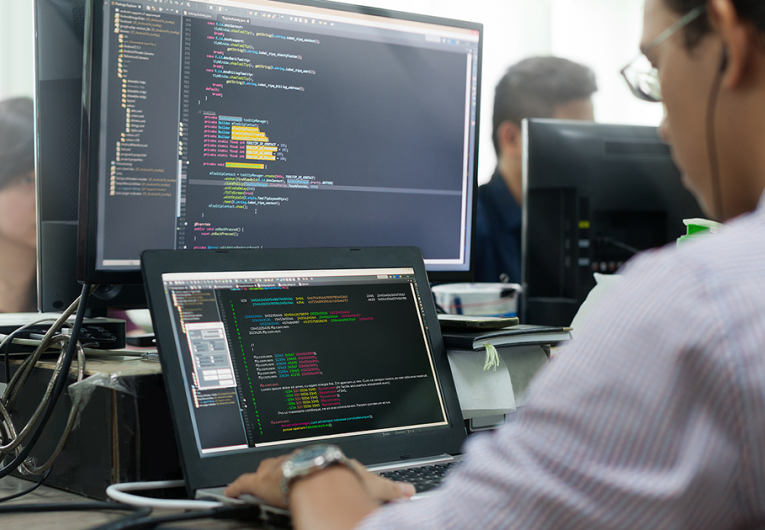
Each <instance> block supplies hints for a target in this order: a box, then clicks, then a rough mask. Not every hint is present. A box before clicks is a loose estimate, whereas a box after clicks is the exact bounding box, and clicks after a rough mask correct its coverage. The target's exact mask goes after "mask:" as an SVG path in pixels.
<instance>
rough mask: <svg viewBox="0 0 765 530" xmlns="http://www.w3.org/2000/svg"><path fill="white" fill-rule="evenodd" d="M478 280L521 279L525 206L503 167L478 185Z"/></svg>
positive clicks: (476, 260)
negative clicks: (500, 171) (522, 207)
mask: <svg viewBox="0 0 765 530" xmlns="http://www.w3.org/2000/svg"><path fill="white" fill-rule="evenodd" d="M477 203H478V204H477V211H476V241H475V281H477V282H499V281H501V280H500V275H501V274H506V275H507V278H508V280H509V281H510V282H511V283H521V206H520V205H519V204H518V203H517V202H516V201H515V197H513V195H512V193H510V190H509V189H508V188H507V185H506V184H505V181H504V180H502V175H500V173H499V170H497V171H495V172H494V175H493V176H492V177H491V181H489V182H488V183H486V184H484V185H483V186H480V187H479V188H478V201H477Z"/></svg>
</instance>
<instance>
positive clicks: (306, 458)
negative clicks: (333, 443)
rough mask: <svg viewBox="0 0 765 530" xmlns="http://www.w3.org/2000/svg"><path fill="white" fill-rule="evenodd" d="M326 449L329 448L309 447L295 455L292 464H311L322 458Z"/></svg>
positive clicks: (322, 445)
mask: <svg viewBox="0 0 765 530" xmlns="http://www.w3.org/2000/svg"><path fill="white" fill-rule="evenodd" d="M328 448H329V446H328V445H325V444H319V445H310V446H308V447H306V448H305V449H302V450H301V451H300V452H299V453H297V454H296V455H295V458H294V462H295V463H296V464H302V463H305V462H313V461H314V460H315V459H316V458H318V457H320V456H323V455H324V454H325V453H326V452H327V449H328Z"/></svg>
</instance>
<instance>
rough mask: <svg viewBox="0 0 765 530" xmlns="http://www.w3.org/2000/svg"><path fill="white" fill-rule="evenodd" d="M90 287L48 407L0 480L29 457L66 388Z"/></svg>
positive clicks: (86, 288) (86, 286)
mask: <svg viewBox="0 0 765 530" xmlns="http://www.w3.org/2000/svg"><path fill="white" fill-rule="evenodd" d="M90 287H91V286H90V283H87V282H86V283H84V284H83V286H82V295H81V297H80V305H79V306H78V307H77V316H76V317H75V319H74V326H73V327H72V335H71V336H72V340H70V341H69V344H68V346H67V350H66V355H65V356H64V360H63V362H62V364H61V371H60V372H59V378H58V380H57V381H56V384H55V386H54V387H53V393H52V394H51V398H50V401H49V402H48V407H47V408H46V409H45V412H44V413H43V416H42V418H40V421H39V423H38V424H37V429H36V430H35V432H34V433H33V434H32V436H31V438H30V440H29V441H28V442H27V444H26V445H25V446H24V448H23V449H22V450H21V451H20V452H19V453H18V454H17V455H16V457H15V458H14V459H13V461H11V463H10V464H8V465H7V466H5V467H3V468H2V469H0V478H3V477H7V476H8V475H10V474H11V473H13V472H14V471H15V470H16V468H18V467H19V466H20V465H21V463H22V462H24V460H26V458H27V457H28V456H29V453H30V452H31V451H32V448H33V447H34V446H35V444H36V443H37V440H38V439H39V438H40V436H41V435H42V431H43V429H44V428H45V425H47V423H48V420H49V419H50V417H51V414H53V408H54V407H55V406H56V403H58V398H59V396H61V393H62V392H63V391H64V387H65V386H66V383H67V380H68V379H69V369H70V368H71V367H72V360H73V359H74V354H75V352H76V351H77V339H76V338H77V337H79V335H80V328H82V321H83V319H84V318H85V311H86V309H87V306H88V298H89V297H90ZM0 513H2V512H0Z"/></svg>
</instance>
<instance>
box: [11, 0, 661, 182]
mask: <svg viewBox="0 0 765 530" xmlns="http://www.w3.org/2000/svg"><path fill="white" fill-rule="evenodd" d="M350 1H354V2H357V3H360V4H364V5H369V6H374V7H383V8H386V9H395V10H400V11H409V12H415V13H423V14H429V15H435V16H440V17H447V18H456V19H464V20H473V21H476V22H481V23H482V24H483V25H484V35H485V40H484V61H483V76H482V90H481V100H482V109H481V146H480V149H479V153H480V156H479V181H480V182H485V181H487V180H488V179H489V177H490V176H491V174H492V172H493V171H494V165H495V163H496V159H495V156H494V148H493V146H492V142H491V113H492V105H493V100H494V86H495V85H496V83H497V82H498V81H499V79H500V77H502V74H503V73H504V71H505V69H506V68H507V67H508V66H510V65H511V64H513V63H515V62H517V61H519V60H520V59H523V58H524V57H528V56H531V55H550V54H552V55H558V56H561V57H567V58H569V59H572V60H574V61H578V62H581V63H583V64H586V65H588V66H590V67H591V68H593V70H594V71H595V73H596V75H597V77H598V84H599V85H600V91H599V92H598V94H597V95H596V96H595V116H596V119H597V120H598V121H600V122H608V123H634V124H645V125H657V124H658V123H659V121H660V120H661V113H662V109H661V106H660V105H656V104H650V103H644V102H641V101H639V100H637V99H636V98H634V97H633V96H632V95H631V94H630V93H629V90H628V89H627V88H626V85H625V84H624V81H623V80H622V79H621V76H620V75H619V70H620V69H621V68H622V66H624V65H625V64H626V63H627V62H629V61H630V60H631V59H632V58H633V57H634V56H635V55H636V54H637V50H638V42H639V39H640V31H641V26H642V5H643V0H350ZM0 6H2V7H1V8H0V12H1V13H3V17H2V19H0V98H6V97H11V96H17V95H30V96H31V95H32V90H33V88H32V85H33V82H32V79H33V70H32V46H31V42H32V0H0ZM6 15H7V16H6Z"/></svg>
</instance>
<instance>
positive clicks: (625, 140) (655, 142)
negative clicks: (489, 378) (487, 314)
mask: <svg viewBox="0 0 765 530" xmlns="http://www.w3.org/2000/svg"><path fill="white" fill-rule="evenodd" d="M525 134H526V138H525V140H524V145H525V146H527V153H526V165H525V174H524V193H525V206H526V207H525V209H524V224H523V281H524V284H525V286H526V296H525V297H524V298H525V316H526V320H527V321H528V322H533V323H535V324H550V325H569V324H570V323H571V320H572V319H573V317H574V315H575V314H576V311H577V310H578V308H579V306H580V305H581V303H582V302H583V301H584V299H585V298H586V297H587V294H588V293H589V292H590V290H591V289H592V288H593V287H594V286H595V279H594V276H593V273H594V272H599V273H604V274H612V273H614V272H616V271H618V270H619V268H620V267H621V266H622V265H623V264H624V262H626V261H627V260H628V259H629V258H630V257H631V256H633V255H634V253H635V251H636V250H638V251H639V250H646V249H649V248H655V247H660V246H662V245H665V244H667V243H671V242H673V241H675V240H676V239H677V238H678V237H680V236H682V235H684V234H685V232H686V228H685V225H684V224H683V219H688V218H694V217H703V216H704V215H703V213H702V212H701V209H700V208H699V206H698V204H697V203H696V200H695V199H694V198H693V196H692V195H691V194H690V192H688V191H687V190H686V189H685V188H684V187H683V186H682V184H681V179H680V173H679V171H678V169H677V167H676V166H675V164H674V163H673V161H672V158H671V155H670V150H669V147H668V146H667V145H666V144H664V143H663V142H662V141H661V140H660V138H659V136H658V134H657V130H656V128H655V127H642V126H629V125H605V124H595V123H585V122H571V121H560V120H542V119H539V120H537V119H533V120H529V121H528V123H527V125H526V129H525Z"/></svg>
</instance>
